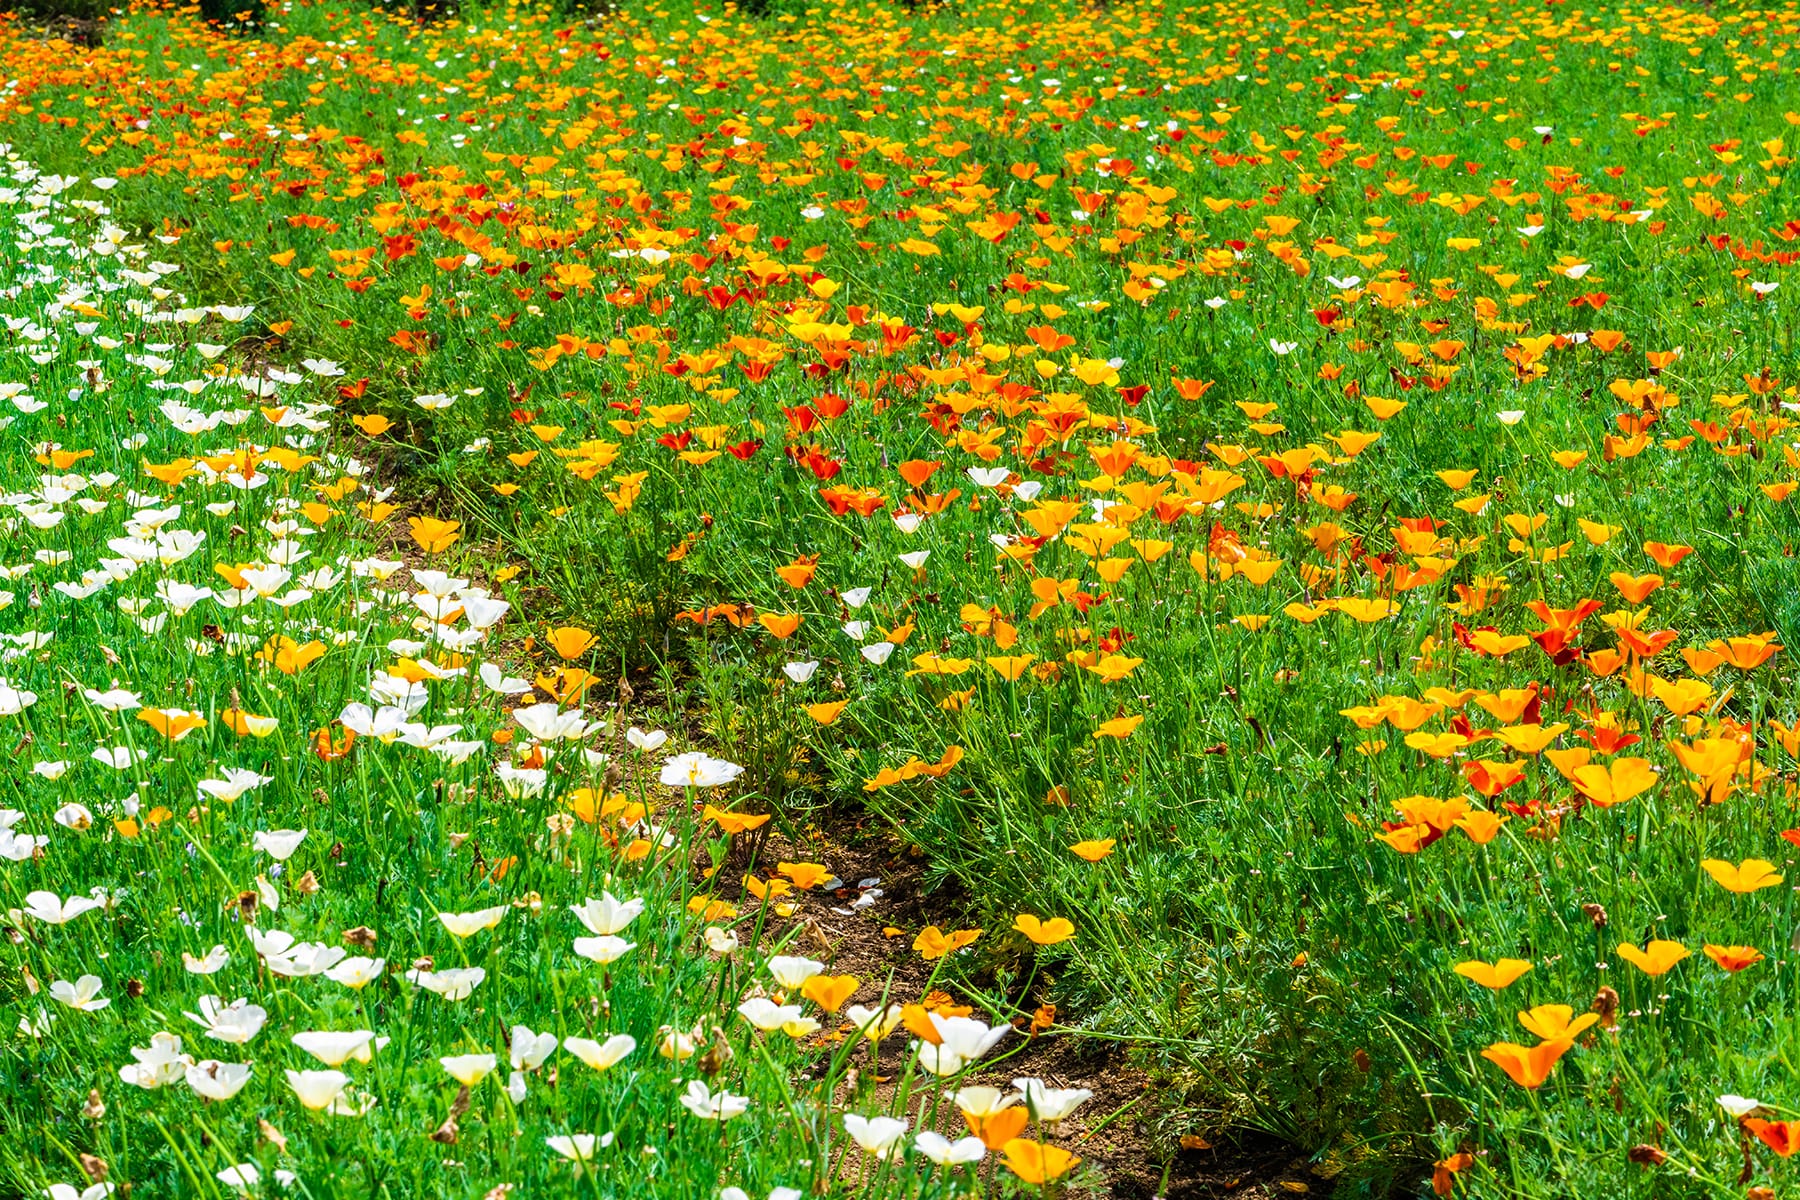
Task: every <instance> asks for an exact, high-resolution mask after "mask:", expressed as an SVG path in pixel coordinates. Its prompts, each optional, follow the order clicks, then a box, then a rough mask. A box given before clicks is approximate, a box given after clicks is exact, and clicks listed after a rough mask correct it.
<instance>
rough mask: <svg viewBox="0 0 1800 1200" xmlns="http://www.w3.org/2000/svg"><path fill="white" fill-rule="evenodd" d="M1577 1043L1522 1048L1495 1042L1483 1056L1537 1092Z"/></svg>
mask: <svg viewBox="0 0 1800 1200" xmlns="http://www.w3.org/2000/svg"><path fill="white" fill-rule="evenodd" d="M1574 1045H1575V1043H1574V1042H1573V1041H1572V1040H1570V1039H1569V1038H1558V1039H1556V1040H1555V1041H1549V1042H1539V1043H1538V1044H1537V1045H1535V1046H1521V1045H1518V1044H1517V1043H1514V1042H1495V1043H1494V1044H1493V1045H1491V1046H1489V1047H1488V1048H1487V1049H1486V1050H1483V1051H1482V1052H1481V1057H1483V1058H1485V1059H1487V1060H1488V1061H1489V1062H1491V1063H1493V1064H1494V1065H1495V1066H1497V1067H1499V1068H1500V1069H1501V1070H1502V1071H1505V1072H1506V1074H1507V1076H1508V1077H1509V1078H1510V1079H1511V1080H1512V1081H1513V1082H1514V1083H1516V1084H1518V1085H1519V1086H1520V1087H1522V1088H1530V1089H1534V1090H1535V1089H1537V1088H1540V1087H1542V1086H1543V1085H1544V1081H1545V1080H1546V1079H1548V1078H1550V1072H1551V1071H1552V1070H1554V1069H1555V1067H1556V1064H1557V1063H1558V1062H1559V1061H1560V1060H1561V1059H1562V1056H1563V1055H1565V1054H1567V1053H1568V1052H1569V1051H1570V1049H1571V1048H1573V1047H1574Z"/></svg>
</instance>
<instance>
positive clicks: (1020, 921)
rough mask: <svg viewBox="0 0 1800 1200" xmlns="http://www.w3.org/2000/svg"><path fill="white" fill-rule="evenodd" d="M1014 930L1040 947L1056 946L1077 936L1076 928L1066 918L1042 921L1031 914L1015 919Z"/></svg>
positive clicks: (1023, 914)
mask: <svg viewBox="0 0 1800 1200" xmlns="http://www.w3.org/2000/svg"><path fill="white" fill-rule="evenodd" d="M1013 928H1014V929H1016V930H1018V931H1019V932H1020V933H1022V934H1024V935H1025V936H1026V937H1028V938H1030V939H1031V940H1032V941H1034V942H1036V943H1037V944H1038V945H1040V946H1054V945H1056V944H1057V943H1058V942H1066V941H1068V940H1069V939H1070V938H1072V937H1074V936H1075V926H1074V924H1073V923H1072V922H1071V921H1069V920H1068V918H1066V917H1052V918H1050V919H1049V920H1048V921H1040V920H1039V919H1038V918H1036V917H1034V916H1032V915H1031V914H1030V913H1020V914H1019V915H1018V916H1016V917H1014V918H1013Z"/></svg>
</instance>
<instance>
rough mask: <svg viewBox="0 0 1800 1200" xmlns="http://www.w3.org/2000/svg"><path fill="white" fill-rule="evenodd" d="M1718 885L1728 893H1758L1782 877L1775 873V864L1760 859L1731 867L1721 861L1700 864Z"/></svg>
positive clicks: (1750, 859) (1729, 864)
mask: <svg viewBox="0 0 1800 1200" xmlns="http://www.w3.org/2000/svg"><path fill="white" fill-rule="evenodd" d="M1700 866H1701V868H1702V869H1703V870H1705V872H1706V873H1707V874H1708V875H1711V876H1712V877H1713V879H1714V880H1715V881H1716V882H1717V883H1718V885H1719V886H1720V887H1722V888H1724V889H1725V890H1726V891H1728V892H1746V893H1747V892H1758V891H1761V890H1762V889H1763V888H1766V887H1774V886H1775V885H1776V884H1778V883H1780V882H1781V879H1782V877H1781V876H1780V875H1777V874H1776V873H1775V864H1774V863H1771V862H1765V861H1764V860H1762V859H1760V858H1746V859H1745V860H1744V861H1743V862H1741V863H1739V864H1737V865H1736V866H1733V865H1732V864H1731V863H1728V862H1725V861H1724V860H1723V859H1717V858H1709V859H1705V860H1704V861H1702V862H1701V864H1700Z"/></svg>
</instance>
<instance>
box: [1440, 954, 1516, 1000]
mask: <svg viewBox="0 0 1800 1200" xmlns="http://www.w3.org/2000/svg"><path fill="white" fill-rule="evenodd" d="M1453 969H1454V970H1455V971H1456V973H1457V974H1458V975H1461V976H1462V977H1463V978H1464V979H1468V980H1470V981H1472V982H1474V983H1479V984H1480V985H1481V986H1482V987H1484V988H1491V989H1493V990H1494V991H1496V992H1497V991H1499V990H1500V989H1501V988H1503V987H1506V986H1508V985H1509V984H1511V983H1512V982H1513V981H1514V980H1515V979H1517V978H1518V977H1519V976H1521V975H1523V974H1525V972H1527V971H1529V970H1531V964H1530V963H1528V962H1526V961H1525V960H1524V959H1522V958H1503V959H1501V960H1500V961H1499V962H1497V963H1492V964H1489V963H1484V962H1465V963H1457V964H1456V966H1455V967H1454V968H1453Z"/></svg>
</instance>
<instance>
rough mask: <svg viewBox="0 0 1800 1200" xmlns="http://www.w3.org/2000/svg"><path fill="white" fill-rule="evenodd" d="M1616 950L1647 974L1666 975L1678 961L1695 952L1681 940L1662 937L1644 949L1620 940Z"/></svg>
mask: <svg viewBox="0 0 1800 1200" xmlns="http://www.w3.org/2000/svg"><path fill="white" fill-rule="evenodd" d="M1615 952H1616V953H1617V954H1618V956H1619V957H1620V958H1622V959H1624V960H1625V961H1626V962H1628V963H1630V964H1631V965H1632V966H1634V967H1636V968H1637V969H1638V970H1640V971H1642V972H1643V973H1644V974H1646V975H1665V974H1667V973H1668V972H1669V971H1670V970H1672V969H1673V968H1674V966H1675V964H1676V963H1678V962H1680V961H1681V960H1682V959H1684V958H1687V957H1689V956H1690V955H1691V954H1692V953H1693V951H1691V950H1689V949H1688V948H1687V947H1686V946H1684V945H1682V944H1681V943H1680V942H1670V941H1665V940H1662V939H1658V940H1656V941H1653V942H1651V943H1650V944H1649V945H1648V946H1645V947H1644V948H1643V949H1642V950H1639V949H1638V948H1637V947H1636V946H1634V945H1632V944H1631V943H1630V942H1620V943H1619V945H1618V947H1617V948H1616V951H1615Z"/></svg>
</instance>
